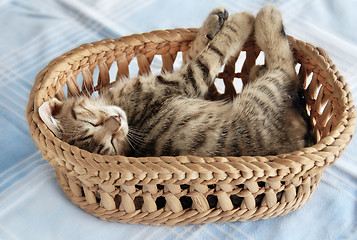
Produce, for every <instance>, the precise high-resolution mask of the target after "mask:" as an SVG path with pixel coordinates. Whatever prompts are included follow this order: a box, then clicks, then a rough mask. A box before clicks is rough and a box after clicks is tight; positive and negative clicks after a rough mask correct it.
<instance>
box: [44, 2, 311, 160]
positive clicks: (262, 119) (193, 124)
mask: <svg viewBox="0 0 357 240" xmlns="http://www.w3.org/2000/svg"><path fill="white" fill-rule="evenodd" d="M254 29H255V38H256V41H257V44H258V45H259V46H260V47H261V49H262V50H263V51H264V53H265V56H266V65H265V66H255V67H254V68H253V70H252V72H251V74H250V80H249V83H248V84H247V85H246V86H245V87H244V88H243V90H242V92H241V93H240V94H239V95H238V96H237V97H236V98H235V99H233V101H229V102H228V101H209V100H205V99H204V96H205V94H206V93H207V91H208V88H209V86H210V85H212V84H213V82H214V80H215V78H216V76H217V74H218V73H219V70H220V68H221V67H222V65H223V64H224V63H226V61H227V60H228V59H229V57H231V56H234V55H236V54H237V53H238V51H240V50H241V48H242V46H243V44H244V43H245V42H246V40H247V38H248V37H249V36H250V35H251V34H252V33H253V31H254ZM298 85H299V83H298V78H297V75H296V72H295V68H294V59H293V55H292V51H291V49H290V46H289V43H288V39H287V37H286V36H285V33H284V28H283V23H282V16H281V14H280V12H279V11H278V10H277V9H276V8H275V7H274V6H272V5H267V6H265V7H264V8H262V9H261V10H260V11H259V13H258V15H257V17H256V19H255V17H254V16H252V15H251V14H248V13H244V12H243V13H236V14H233V15H231V16H228V13H227V11H226V10H225V9H222V8H218V9H214V10H213V11H212V12H211V13H210V14H209V16H208V18H207V19H206V21H205V22H204V24H203V26H202V27H201V28H200V31H199V34H198V36H197V38H196V40H195V41H194V42H193V46H192V48H191V49H190V50H188V52H187V54H186V55H185V58H184V65H183V66H182V68H181V69H180V70H179V71H178V72H175V73H164V74H161V75H158V76H146V77H140V78H137V79H133V80H130V81H127V80H122V81H119V82H118V83H116V85H115V86H114V87H113V88H112V89H110V90H108V92H107V93H106V94H102V95H101V96H99V97H96V98H89V97H85V96H81V97H75V98H70V99H68V100H67V101H64V102H60V101H58V100H57V99H53V100H50V101H48V102H45V103H44V104H43V105H42V106H41V107H40V108H39V114H40V116H41V118H42V120H43V121H44V122H45V123H46V125H47V126H48V127H49V129H50V130H51V131H52V132H53V133H54V134H55V135H56V136H57V137H59V138H61V139H62V140H63V141H66V142H68V143H69V144H73V145H75V146H78V147H80V148H82V149H86V150H88V151H90V152H94V153H100V154H108V155H127V156H128V155H131V156H162V155H174V156H176V155H199V156H240V155H270V154H279V153H287V152H291V151H294V150H297V149H299V148H302V147H304V146H306V144H307V142H306V141H305V136H306V134H307V123H306V122H305V121H304V118H303V117H302V116H301V114H300V113H299V111H298V110H297V108H296V107H295V104H294V102H295V101H294V98H295V97H294V96H295V95H296V94H297V92H298Z"/></svg>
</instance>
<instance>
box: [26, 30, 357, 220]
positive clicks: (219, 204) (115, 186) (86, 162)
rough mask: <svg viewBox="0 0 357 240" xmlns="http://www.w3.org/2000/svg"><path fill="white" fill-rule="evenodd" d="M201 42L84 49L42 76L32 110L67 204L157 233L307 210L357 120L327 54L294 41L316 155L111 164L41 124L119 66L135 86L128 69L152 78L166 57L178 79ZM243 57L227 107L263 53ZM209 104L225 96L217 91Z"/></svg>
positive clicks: (149, 37)
mask: <svg viewBox="0 0 357 240" xmlns="http://www.w3.org/2000/svg"><path fill="white" fill-rule="evenodd" d="M196 32H197V30H196V29H174V30H166V31H154V32H150V33H144V34H136V35H132V36H128V37H122V38H119V39H107V40H102V41H99V42H95V43H90V44H85V45H82V46H80V47H78V48H75V49H73V50H72V51H70V52H68V53H65V54H63V55H62V56H60V57H58V58H56V59H54V60H53V61H51V62H50V63H49V64H48V66H47V67H45V68H44V69H43V70H42V71H41V72H40V73H39V74H38V75H37V77H36V80H35V83H34V86H33V89H32V91H31V94H30V98H29V104H28V107H27V121H28V124H29V129H30V132H31V135H32V137H33V139H34V141H35V142H36V144H37V146H38V148H39V149H40V150H41V152H42V154H43V156H44V158H45V159H47V160H48V161H49V162H50V164H51V165H53V166H54V167H55V169H56V173H57V178H58V181H59V184H60V185H61V187H62V188H63V190H64V192H65V194H66V195H67V197H68V198H69V199H70V200H71V201H72V202H73V203H74V204H76V205H78V206H79V207H81V208H82V209H84V210H85V211H86V212H88V213H90V214H92V215H94V216H97V217H99V218H101V219H103V220H108V221H117V222H123V223H142V224H154V225H175V224H180V225H182V224H199V223H209V222H225V221H237V220H239V221H246V220H257V219H263V218H270V217H275V216H280V215H285V214H287V213H289V212H291V211H293V210H296V209H297V208H299V207H301V206H302V205H303V204H304V203H306V201H308V199H309V198H310V197H311V194H312V193H313V192H314V190H315V188H316V186H317V184H318V183H319V181H320V179H321V176H322V172H323V170H324V168H326V167H327V166H329V165H331V164H332V163H334V161H335V160H336V159H337V158H338V157H339V156H340V154H341V153H342V151H343V150H344V149H345V147H346V146H347V145H348V143H349V142H350V140H351V138H352V134H353V130H354V124H355V115H354V106H353V101H352V96H351V93H350V91H349V89H348V86H347V84H346V82H345V80H344V78H343V77H342V76H340V74H339V72H338V71H337V70H336V67H335V65H334V64H333V63H332V62H331V60H330V59H329V57H328V56H327V54H326V53H325V52H324V51H323V50H322V49H320V48H316V47H314V46H312V45H310V44H307V43H304V42H302V41H299V40H296V39H294V38H293V37H289V39H290V43H291V45H292V47H293V49H294V53H295V57H296V60H297V62H298V65H297V71H298V73H299V77H300V80H301V81H302V82H303V84H304V87H305V89H306V90H305V97H306V100H307V103H308V108H309V114H310V120H311V123H312V125H313V126H314V135H315V138H316V139H315V140H316V144H315V145H313V146H312V147H309V148H304V149H300V150H297V151H295V152H292V153H288V154H281V155H277V156H242V157H199V156H178V157H146V158H131V157H125V156H102V155H98V154H92V153H89V152H87V151H85V150H81V149H79V148H77V147H75V146H71V145H69V144H67V143H65V142H62V141H61V140H60V139H58V138H56V137H55V136H54V135H53V134H52V133H51V131H50V130H49V129H48V128H47V127H46V125H45V124H44V123H43V122H42V121H41V120H40V118H39V114H38V110H37V109H38V107H39V106H40V105H41V104H42V103H43V102H44V101H47V100H49V99H50V98H53V97H57V98H59V99H62V100H63V99H65V98H66V97H68V96H72V95H76V94H79V93H81V92H84V93H91V91H90V90H88V89H94V90H96V91H99V92H101V89H102V88H103V87H107V86H109V85H110V84H111V82H112V81H113V79H110V76H109V69H110V68H111V66H112V65H113V64H117V67H118V72H117V78H119V77H123V76H125V77H128V76H129V64H130V62H131V61H132V60H133V59H134V58H136V60H137V65H138V67H139V75H141V74H146V73H150V65H151V63H152V61H153V59H154V57H155V56H161V58H162V70H163V71H173V69H174V67H173V64H174V62H175V59H176V57H177V53H178V52H184V51H185V50H187V49H188V48H189V45H190V42H191V41H192V40H193V39H194V38H195V36H196ZM242 52H245V60H244V64H243V67H242V69H236V67H235V66H236V65H235V63H236V61H237V59H238V58H239V57H240V58H241V57H243V54H240V56H237V57H232V58H231V60H230V61H229V62H228V63H227V64H226V66H225V68H224V71H223V72H222V73H220V74H219V76H218V78H222V79H223V82H224V84H225V94H224V95H223V96H225V97H232V96H234V95H235V90H234V86H233V80H234V79H237V78H239V79H241V80H242V81H243V84H244V82H245V81H247V77H248V74H249V70H250V69H251V67H252V66H253V65H255V61H256V58H257V57H258V55H259V53H260V50H259V48H258V47H257V46H256V45H255V43H254V41H253V40H249V41H248V42H247V43H246V44H245V47H244V49H243V50H242ZM242 52H241V53H242ZM95 69H99V74H98V78H96V77H95V76H94V75H95V74H94V72H95ZM79 76H81V77H79ZM78 79H82V80H81V81H79V80H78ZM64 89H65V90H64ZM65 92H67V96H66V94H65ZM209 97H210V98H212V99H213V98H218V97H222V96H220V95H218V93H217V91H215V89H214V88H212V91H211V93H210V95H209Z"/></svg>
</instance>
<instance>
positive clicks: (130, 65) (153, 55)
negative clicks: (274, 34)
mask: <svg viewBox="0 0 357 240" xmlns="http://www.w3.org/2000/svg"><path fill="white" fill-rule="evenodd" d="M148 45H149V44H143V45H141V46H136V47H133V48H132V49H130V50H131V51H132V52H129V53H128V52H125V53H118V52H115V51H113V52H110V53H108V52H101V53H98V54H96V55H95V56H93V55H91V56H89V57H84V58H83V59H80V61H78V62H77V63H74V64H73V67H72V69H71V70H70V71H68V72H66V73H64V74H63V75H62V76H60V77H62V78H60V79H58V81H59V82H60V83H61V86H60V87H59V88H58V91H57V92H56V93H55V97H57V98H58V99H60V100H64V99H66V98H68V97H72V96H76V95H81V94H86V95H96V94H101V92H102V90H103V89H105V88H109V87H110V86H111V85H112V84H113V82H114V81H116V80H120V79H121V78H127V77H130V78H135V77H138V76H141V75H146V74H159V73H160V72H172V71H174V70H177V69H179V67H180V66H181V64H182V55H184V54H185V53H184V51H185V50H187V49H188V47H189V44H188V45H186V46H185V45H184V46H180V48H179V49H169V51H162V49H160V48H159V49H158V50H156V51H153V50H152V48H150V46H148ZM161 48H163V49H165V48H167V46H165V45H163V46H162V47H161ZM175 50H178V51H177V52H176V51H175ZM161 52H162V53H161ZM295 55H296V57H297V58H296V60H297V63H296V71H297V73H298V75H299V77H300V81H301V83H302V85H303V87H304V90H305V92H304V93H305V98H306V100H307V111H308V115H309V116H310V121H311V124H312V126H313V128H314V137H315V139H314V140H315V142H318V141H319V140H320V139H321V138H323V137H325V136H327V135H328V133H329V132H331V130H332V127H333V122H338V120H339V119H335V118H339V117H340V115H339V114H338V113H337V112H334V111H335V110H338V109H339V108H338V107H334V104H333V103H332V102H333V100H334V98H332V97H331V95H332V93H331V90H332V89H333V87H331V86H330V85H328V84H329V81H328V79H326V73H325V70H323V69H319V67H318V66H317V65H316V63H314V62H313V60H311V59H310V58H309V57H308V56H306V55H305V54H304V53H303V52H296V50H295ZM255 64H264V53H263V52H261V51H260V49H259V47H257V46H256V45H255V43H254V41H253V40H252V39H251V40H249V41H248V42H247V43H246V45H245V47H244V48H243V49H242V51H241V52H240V53H239V54H238V55H237V56H234V57H232V58H231V59H230V60H229V61H228V63H227V64H226V65H225V66H224V67H222V69H221V73H220V74H219V75H218V76H217V78H216V81H215V84H214V85H212V86H211V88H210V91H209V93H208V94H207V99H211V100H215V99H222V98H227V99H232V98H233V97H234V96H236V95H237V94H239V92H240V91H241V89H242V88H243V87H244V85H245V83H246V82H247V81H248V76H249V72H250V69H251V68H252V67H253V66H254V65H255ZM326 80H327V81H326ZM335 104H336V103H335Z"/></svg>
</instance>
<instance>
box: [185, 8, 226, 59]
mask: <svg viewBox="0 0 357 240" xmlns="http://www.w3.org/2000/svg"><path fill="white" fill-rule="evenodd" d="M228 15H229V14H228V11H227V10H226V9H225V8H223V7H221V8H215V9H213V10H212V11H211V12H210V14H209V15H208V17H207V18H206V20H205V21H204V23H203V24H202V26H201V27H200V29H199V30H198V33H197V37H196V39H195V40H194V41H193V43H192V45H191V47H190V49H188V50H187V51H186V52H184V55H183V63H184V64H185V63H188V62H189V61H191V60H192V59H193V58H194V57H195V56H196V55H197V54H198V53H199V52H200V51H202V50H203V49H204V48H205V47H206V46H207V44H208V43H209V41H211V40H212V39H213V38H214V36H216V34H217V33H218V32H219V31H220V30H221V28H222V27H223V24H224V22H225V21H226V20H227V19H228Z"/></svg>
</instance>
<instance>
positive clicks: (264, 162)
mask: <svg viewBox="0 0 357 240" xmlns="http://www.w3.org/2000/svg"><path fill="white" fill-rule="evenodd" d="M196 32H197V29H195V28H191V29H183V28H179V29H169V30H157V31H153V32H149V33H142V34H134V35H130V36H126V37H121V38H118V39H105V40H101V41H97V42H93V43H87V44H84V45H81V46H79V47H77V48H74V49H73V50H71V51H69V52H67V53H64V54H63V55H61V56H59V57H57V58H55V59H54V60H52V61H51V62H50V63H49V64H48V65H47V66H46V67H45V68H44V69H43V70H42V71H41V72H40V73H39V74H38V75H37V77H36V80H35V83H34V86H33V88H32V90H31V93H30V97H29V104H28V107H27V111H26V115H27V121H28V125H29V128H30V132H31V135H32V137H33V139H34V140H35V142H36V143H37V144H38V145H44V146H46V148H48V149H49V150H51V151H53V152H55V153H56V154H60V155H65V156H66V158H67V160H68V161H69V162H70V164H72V165H73V166H74V171H76V172H78V173H82V174H83V173H84V172H90V171H94V170H99V171H103V172H108V171H110V172H120V173H121V174H122V177H123V179H124V180H123V181H124V182H123V183H125V184H138V183H139V182H146V183H148V182H153V183H154V182H155V183H162V182H165V183H178V184H184V183H193V182H195V181H196V182H197V181H199V182H200V183H212V182H226V181H231V180H232V179H233V180H237V179H239V177H241V176H243V177H244V178H245V179H252V180H253V179H254V180H259V179H261V180H266V179H271V180H274V179H276V180H281V181H284V180H287V179H292V178H293V177H296V176H297V175H299V176H302V175H304V174H306V173H309V172H315V171H320V170H321V168H325V167H327V166H329V165H331V164H332V163H333V162H334V161H335V159H336V158H337V157H338V156H339V155H340V154H341V152H342V151H343V150H344V148H345V147H346V146H347V145H348V143H349V142H350V140H351V138H352V134H353V129H354V125H355V112H354V105H353V99H352V95H351V93H350V91H349V89H348V85H347V83H346V81H345V79H344V78H343V77H342V76H341V75H340V73H339V72H338V71H337V70H336V67H335V65H334V64H333V63H332V61H331V59H330V58H329V57H328V55H327V54H326V52H325V51H324V50H322V49H321V48H318V47H315V46H313V45H311V44H308V43H305V42H303V41H300V40H297V39H295V38H294V37H291V36H289V40H290V43H291V45H292V46H293V48H294V49H299V50H300V51H303V52H304V53H305V54H308V55H309V56H308V57H309V58H311V59H312V61H313V62H314V64H316V65H317V66H319V67H320V68H321V69H323V70H324V73H323V74H325V75H326V76H327V77H330V78H331V79H333V84H334V86H333V87H334V89H333V91H339V92H341V96H342V98H341V99H339V103H340V108H341V109H339V110H340V114H341V118H340V122H339V123H338V124H337V126H338V127H335V129H334V130H333V131H332V132H330V133H329V135H328V136H325V137H323V138H322V139H321V140H320V141H318V142H317V143H316V144H314V145H313V146H311V147H307V148H303V149H299V150H297V151H294V152H291V153H287V154H279V155H274V156H241V157H200V156H190V155H189V156H177V157H173V156H162V157H139V158H134V157H125V156H102V155H98V154H93V153H89V152H87V151H86V150H83V149H79V148H77V147H75V146H72V145H69V144H68V143H65V142H63V141H61V140H60V139H58V138H57V137H55V136H54V135H53V134H52V132H51V131H50V130H49V129H48V128H47V126H46V125H45V124H44V123H43V122H42V121H41V120H40V118H39V115H38V107H39V106H40V105H41V104H42V103H43V102H44V101H46V100H47V99H48V95H49V94H51V91H53V89H52V88H53V87H52V85H51V84H52V82H53V81H57V79H58V76H59V74H62V73H64V72H66V71H70V70H71V67H72V66H73V64H75V63H76V62H79V61H81V60H82V58H83V57H90V56H91V55H93V54H100V53H101V52H106V51H113V50H116V51H127V54H128V53H129V54H130V51H132V49H133V47H137V46H142V45H144V44H145V47H148V48H150V45H151V44H152V45H155V46H157V45H160V44H162V43H164V42H167V41H169V42H170V41H180V42H190V41H192V40H193V39H194V37H195V34H196ZM153 51H154V49H153ZM158 51H160V50H158ZM158 54H160V53H158ZM59 87H60V86H59V83H58V81H57V84H56V86H55V91H56V88H59ZM50 88H51V89H50ZM52 97H53V96H52ZM51 164H53V163H51ZM238 167H239V169H240V170H237V168H238ZM148 175H150V177H148ZM197 179H199V180H197ZM154 180H155V181H154Z"/></svg>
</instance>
